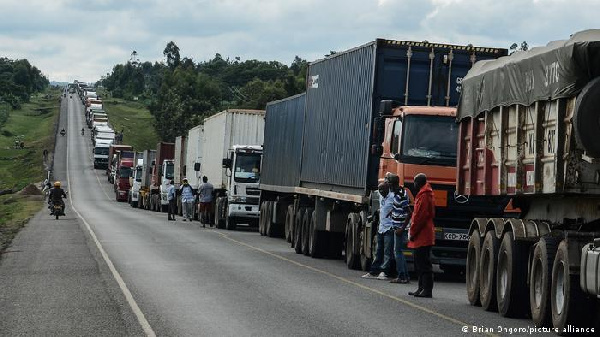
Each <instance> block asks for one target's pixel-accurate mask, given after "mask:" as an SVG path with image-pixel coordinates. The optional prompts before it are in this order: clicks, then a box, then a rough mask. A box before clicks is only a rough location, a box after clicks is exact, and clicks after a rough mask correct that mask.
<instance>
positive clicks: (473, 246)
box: [465, 229, 481, 306]
mask: <svg viewBox="0 0 600 337" xmlns="http://www.w3.org/2000/svg"><path fill="white" fill-rule="evenodd" d="M480 258H481V236H480V235H479V230H478V229H476V230H474V231H473V234H471V237H470V238H469V246H468V248H467V266H466V272H465V274H466V279H467V298H468V299H469V303H470V304H471V305H475V306H480V305H481V301H480V300H479V262H480V260H479V259H480Z"/></svg>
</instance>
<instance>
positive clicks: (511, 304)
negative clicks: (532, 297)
mask: <svg viewBox="0 0 600 337" xmlns="http://www.w3.org/2000/svg"><path fill="white" fill-rule="evenodd" d="M527 252H528V246H527V245H526V243H525V242H520V241H516V240H515V237H514V234H513V233H512V232H506V233H504V236H503V238H502V242H501V243H500V248H499V250H498V271H497V274H496V297H497V299H498V312H499V313H500V315H501V316H504V317H525V316H526V315H527V313H528V311H527V310H528V308H529V303H528V302H527V300H528V299H529V296H528V295H529V294H528V291H529V288H528V287H527V280H526V279H525V278H524V277H522V276H523V275H527V255H528V254H527Z"/></svg>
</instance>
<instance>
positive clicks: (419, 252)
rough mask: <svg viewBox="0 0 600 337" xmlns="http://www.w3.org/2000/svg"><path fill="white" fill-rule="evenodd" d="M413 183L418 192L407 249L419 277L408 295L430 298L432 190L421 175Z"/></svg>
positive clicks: (432, 236) (433, 209) (432, 242)
mask: <svg viewBox="0 0 600 337" xmlns="http://www.w3.org/2000/svg"><path fill="white" fill-rule="evenodd" d="M414 182H415V188H416V189H417V190H418V191H419V192H418V193H417V196H416V197H415V209H414V212H413V213H412V219H411V226H410V229H409V231H408V248H412V249H414V250H415V269H416V270H417V274H418V275H419V288H418V289H417V290H416V291H412V292H409V293H408V294H409V295H413V296H415V297H427V298H431V297H432V290H433V271H432V265H431V247H433V245H434V244H435V230H434V225H433V218H434V216H435V204H434V201H433V190H432V189H431V185H429V183H428V182H427V176H425V174H423V173H419V174H417V175H416V176H415V178H414Z"/></svg>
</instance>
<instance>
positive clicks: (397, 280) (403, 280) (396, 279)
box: [390, 277, 410, 284]
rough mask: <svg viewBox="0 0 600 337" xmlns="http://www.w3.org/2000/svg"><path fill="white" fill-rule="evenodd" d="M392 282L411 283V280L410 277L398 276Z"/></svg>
mask: <svg viewBox="0 0 600 337" xmlns="http://www.w3.org/2000/svg"><path fill="white" fill-rule="evenodd" d="M390 283H401V284H407V283H410V280H409V279H408V278H401V277H398V278H395V279H393V280H391V281H390Z"/></svg>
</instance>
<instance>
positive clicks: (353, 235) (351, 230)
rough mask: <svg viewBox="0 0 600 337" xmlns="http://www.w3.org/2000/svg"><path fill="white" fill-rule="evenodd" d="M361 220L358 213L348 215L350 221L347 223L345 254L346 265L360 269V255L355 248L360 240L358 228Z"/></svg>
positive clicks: (349, 267)
mask: <svg viewBox="0 0 600 337" xmlns="http://www.w3.org/2000/svg"><path fill="white" fill-rule="evenodd" d="M359 222H360V216H359V215H358V213H350V214H349V215H348V222H347V225H346V237H345V239H346V240H345V246H344V247H345V255H346V266H348V269H358V267H359V265H360V256H359V254H356V253H355V252H356V251H357V250H356V249H355V247H356V245H357V243H358V242H357V241H358V236H357V230H358V224H359Z"/></svg>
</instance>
